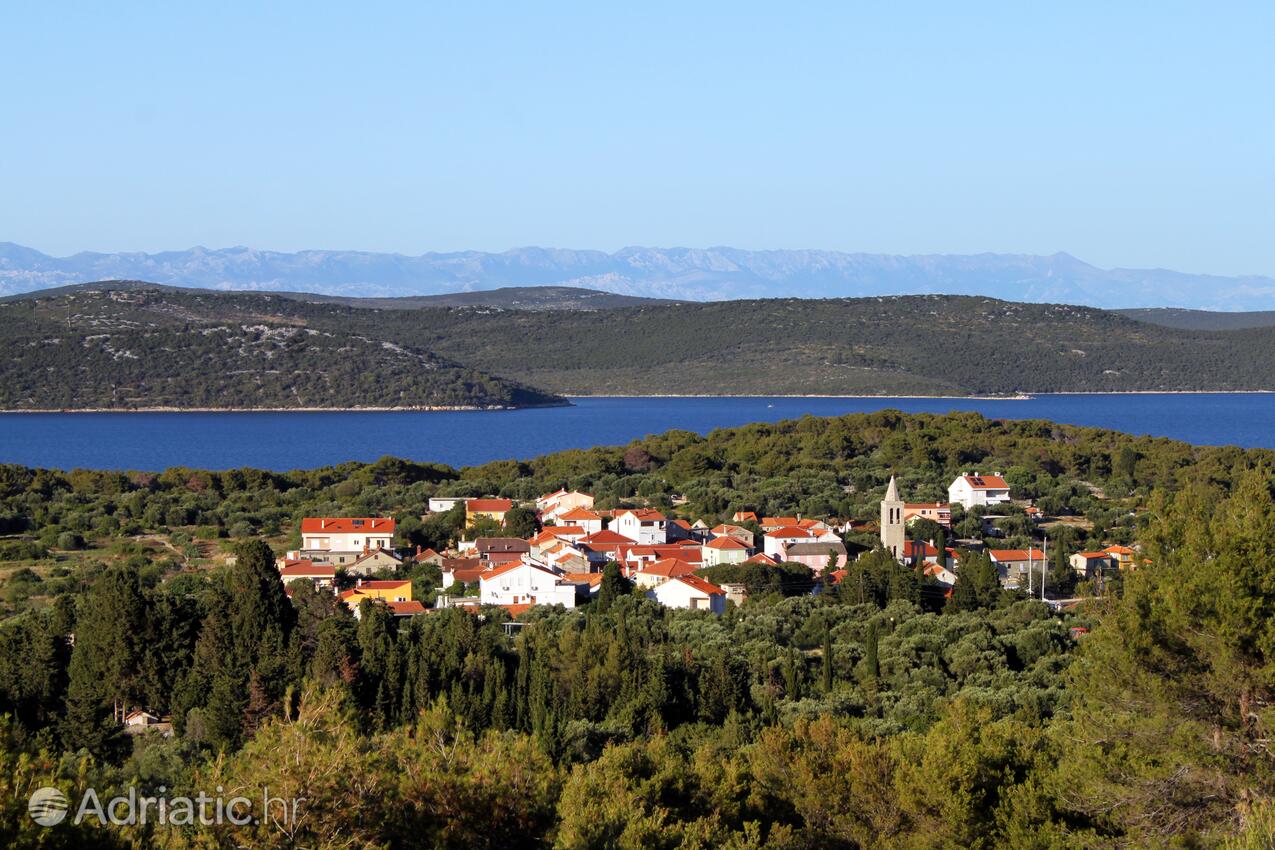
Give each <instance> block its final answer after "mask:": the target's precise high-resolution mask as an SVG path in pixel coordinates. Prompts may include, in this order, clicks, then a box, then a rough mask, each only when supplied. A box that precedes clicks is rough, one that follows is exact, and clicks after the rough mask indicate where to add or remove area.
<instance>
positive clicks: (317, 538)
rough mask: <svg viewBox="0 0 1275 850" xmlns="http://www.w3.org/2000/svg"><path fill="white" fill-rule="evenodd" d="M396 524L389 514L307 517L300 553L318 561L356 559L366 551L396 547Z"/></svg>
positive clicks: (344, 561) (348, 560)
mask: <svg viewBox="0 0 1275 850" xmlns="http://www.w3.org/2000/svg"><path fill="white" fill-rule="evenodd" d="M394 527H395V523H394V520H393V519H392V518H389V517H306V518H305V519H303V520H301V554H302V555H303V556H304V557H305V558H309V559H311V560H313V561H315V562H316V563H326V564H349V563H353V562H354V561H356V560H358V559H359V558H360V557H362V555H363V554H364V553H365V552H369V551H376V550H378V549H385V550H391V549H393V547H394Z"/></svg>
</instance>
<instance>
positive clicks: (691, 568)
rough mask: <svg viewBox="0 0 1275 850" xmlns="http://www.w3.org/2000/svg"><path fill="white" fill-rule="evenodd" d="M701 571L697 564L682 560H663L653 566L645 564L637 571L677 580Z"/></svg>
mask: <svg viewBox="0 0 1275 850" xmlns="http://www.w3.org/2000/svg"><path fill="white" fill-rule="evenodd" d="M698 569H699V566H698V565H696V564H691V563H688V562H687V561H683V560H681V559H680V558H662V559H661V560H658V561H656V562H655V563H652V564H644V565H643V566H641V567H639V568H638V569H637V570H636V571H637V572H639V573H645V574H647V575H652V576H663V577H665V578H677V577H678V576H685V575H690V574H691V573H693V572H695V571H696V570H698Z"/></svg>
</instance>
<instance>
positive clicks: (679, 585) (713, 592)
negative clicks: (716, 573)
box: [646, 575, 726, 614]
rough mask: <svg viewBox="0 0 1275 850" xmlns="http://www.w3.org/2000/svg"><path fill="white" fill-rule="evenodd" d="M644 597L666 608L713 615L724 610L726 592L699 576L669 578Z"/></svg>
mask: <svg viewBox="0 0 1275 850" xmlns="http://www.w3.org/2000/svg"><path fill="white" fill-rule="evenodd" d="M646 595H647V596H649V597H651V598H652V599H654V600H655V601H656V602H658V603H660V604H661V605H663V606H665V607H666V608H689V609H691V610H694V611H712V612H713V613H714V614H721V613H723V612H724V611H725V610H726V591H724V590H722V589H721V588H720V587H718V586H717V585H715V584H713V583H712V582H708V581H705V580H704V579H702V578H700V577H699V576H693V575H684V576H677V577H675V578H670V579H669V580H668V581H665V582H662V583H661V584H658V585H656V586H655V587H653V588H651V589H650V590H648V591H647V592H646Z"/></svg>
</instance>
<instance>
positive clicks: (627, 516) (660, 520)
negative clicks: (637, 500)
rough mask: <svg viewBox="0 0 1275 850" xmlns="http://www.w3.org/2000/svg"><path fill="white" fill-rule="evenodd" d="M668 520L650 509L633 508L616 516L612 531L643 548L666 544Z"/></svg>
mask: <svg viewBox="0 0 1275 850" xmlns="http://www.w3.org/2000/svg"><path fill="white" fill-rule="evenodd" d="M667 522H668V520H667V519H666V518H665V516H664V514H662V513H660V512H659V511H657V510H653V509H651V508H634V509H632V510H627V511H624V512H622V513H620V514H617V515H616V517H615V524H614V525H613V526H612V529H613V530H614V531H616V532H618V533H620V534H623V535H624V536H625V537H627V538H629V539H630V540H635V541H637V542H638V543H640V544H642V545H644V546H654V545H657V544H663V543H667V542H668V526H667Z"/></svg>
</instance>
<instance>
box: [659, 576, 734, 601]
mask: <svg viewBox="0 0 1275 850" xmlns="http://www.w3.org/2000/svg"><path fill="white" fill-rule="evenodd" d="M670 581H680V582H681V583H682V584H686V585H690V586H691V587H693V588H694V589H696V590H698V591H699V592H701V593H707V594H708V595H709V596H725V595H726V591H724V590H722V589H721V588H720V587H718V586H717V585H715V584H713V583H712V582H708V581H705V580H704V579H702V578H700V577H699V576H692V575H686V576H674V577H673V578H672V579H670Z"/></svg>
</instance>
